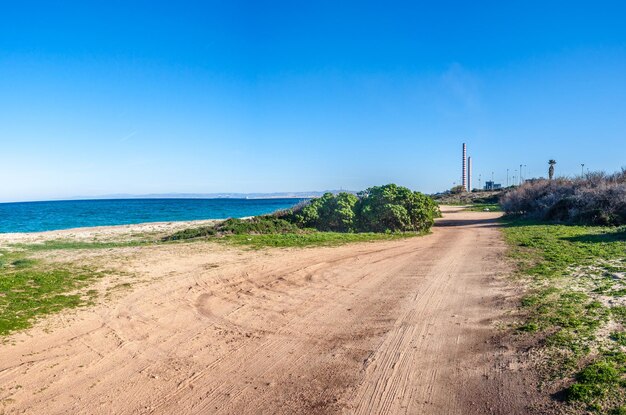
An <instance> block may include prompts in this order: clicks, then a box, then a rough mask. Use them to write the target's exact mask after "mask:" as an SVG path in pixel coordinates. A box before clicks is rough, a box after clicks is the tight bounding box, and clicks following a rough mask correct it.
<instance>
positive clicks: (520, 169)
mask: <svg viewBox="0 0 626 415" xmlns="http://www.w3.org/2000/svg"><path fill="white" fill-rule="evenodd" d="M519 184H522V165H521V164H520V165H519Z"/></svg>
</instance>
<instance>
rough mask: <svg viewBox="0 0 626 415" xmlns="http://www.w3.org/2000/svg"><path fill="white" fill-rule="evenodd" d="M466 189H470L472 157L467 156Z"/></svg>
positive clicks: (469, 190)
mask: <svg viewBox="0 0 626 415" xmlns="http://www.w3.org/2000/svg"><path fill="white" fill-rule="evenodd" d="M467 191H468V192H471V191H472V158H471V157H468V158H467Z"/></svg>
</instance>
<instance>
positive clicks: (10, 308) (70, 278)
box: [0, 251, 98, 335]
mask: <svg viewBox="0 0 626 415" xmlns="http://www.w3.org/2000/svg"><path fill="white" fill-rule="evenodd" d="M0 254H1V255H2V258H3V259H4V261H3V264H2V266H0V335H6V334H8V333H10V332H12V331H15V330H19V329H24V328H27V327H30V326H31V325H32V323H33V322H34V321H35V320H36V319H37V318H38V317H41V316H44V315H46V314H50V313H54V312H58V311H60V310H63V309H66V308H75V307H79V306H81V305H84V304H87V303H88V302H89V301H90V300H91V299H92V296H90V295H89V293H85V294H83V293H81V289H82V288H84V287H86V286H87V285H88V284H89V283H90V282H91V281H92V280H93V279H95V278H97V276H98V274H97V273H95V272H93V271H91V270H89V269H86V268H77V267H72V266H70V265H58V264H55V266H50V265H46V264H44V263H42V262H41V261H38V260H34V259H31V258H28V257H26V256H25V254H24V253H23V252H7V251H3V252H1V253H0Z"/></svg>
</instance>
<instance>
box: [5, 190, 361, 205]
mask: <svg viewBox="0 0 626 415" xmlns="http://www.w3.org/2000/svg"><path fill="white" fill-rule="evenodd" d="M339 192H348V193H355V194H356V192H354V191H350V190H324V191H310V192H274V193H148V194H132V193H114V194H108V195H97V196H84V195H82V196H71V197H66V198H55V199H29V200H7V201H0V204H1V203H31V202H62V201H79V200H133V199H312V198H316V197H320V196H322V195H323V194H324V193H333V194H335V193H339Z"/></svg>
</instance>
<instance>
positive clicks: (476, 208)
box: [465, 203, 502, 212]
mask: <svg viewBox="0 0 626 415" xmlns="http://www.w3.org/2000/svg"><path fill="white" fill-rule="evenodd" d="M465 210H470V211H472V212H502V208H501V207H500V205H499V204H497V203H475V204H472V205H470V206H468V207H467V208H466V209H465Z"/></svg>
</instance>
